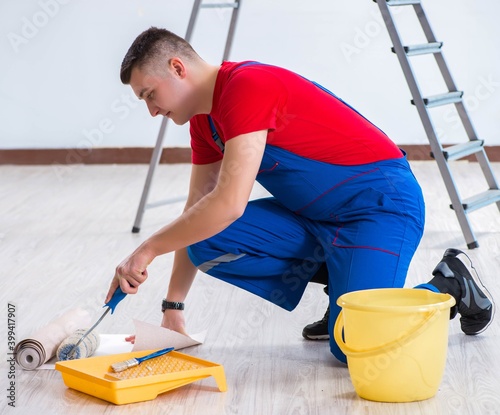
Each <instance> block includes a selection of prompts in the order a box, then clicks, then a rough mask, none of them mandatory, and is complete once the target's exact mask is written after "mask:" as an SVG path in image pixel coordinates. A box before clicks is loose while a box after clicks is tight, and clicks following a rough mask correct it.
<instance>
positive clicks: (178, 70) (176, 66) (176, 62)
mask: <svg viewBox="0 0 500 415" xmlns="http://www.w3.org/2000/svg"><path fill="white" fill-rule="evenodd" d="M169 69H170V71H171V72H172V73H173V74H174V75H175V76H176V77H179V78H181V79H183V78H185V77H186V66H185V65H184V62H182V60H181V59H180V58H172V59H170V61H169Z"/></svg>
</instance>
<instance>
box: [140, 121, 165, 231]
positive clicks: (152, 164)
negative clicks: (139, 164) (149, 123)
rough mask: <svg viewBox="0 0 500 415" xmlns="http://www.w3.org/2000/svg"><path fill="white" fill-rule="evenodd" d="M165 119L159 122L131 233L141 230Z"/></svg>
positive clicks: (156, 164)
mask: <svg viewBox="0 0 500 415" xmlns="http://www.w3.org/2000/svg"><path fill="white" fill-rule="evenodd" d="M167 120H168V118H167V117H163V119H162V120H161V125H160V130H159V131H158V137H157V139H156V145H155V148H154V149H153V154H152V155H151V160H150V161H149V168H148V174H147V176H146V182H145V183H144V188H143V189H142V195H141V200H140V201H139V207H138V208H137V213H136V215H135V220H134V225H133V227H132V233H138V232H139V231H140V230H141V223H142V217H143V216H144V211H145V210H146V203H147V201H148V197H149V191H150V189H151V183H152V181H153V177H154V174H155V170H156V167H157V166H158V164H159V163H160V158H161V151H162V149H163V140H164V138H165V131H166V129H167Z"/></svg>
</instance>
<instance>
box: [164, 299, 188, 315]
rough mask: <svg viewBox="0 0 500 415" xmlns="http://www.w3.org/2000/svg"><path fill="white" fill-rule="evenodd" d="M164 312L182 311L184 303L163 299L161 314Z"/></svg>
mask: <svg viewBox="0 0 500 415" xmlns="http://www.w3.org/2000/svg"><path fill="white" fill-rule="evenodd" d="M165 310H184V303H180V302H177V301H167V300H165V299H163V301H162V302H161V312H162V313H164V312H165Z"/></svg>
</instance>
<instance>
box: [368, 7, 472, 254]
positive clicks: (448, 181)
mask: <svg viewBox="0 0 500 415" xmlns="http://www.w3.org/2000/svg"><path fill="white" fill-rule="evenodd" d="M377 4H378V6H379V9H380V12H381V13H382V17H383V20H384V22H385V24H386V27H387V30H388V32H389V36H390V38H391V41H392V44H393V46H394V50H395V52H396V55H397V57H398V59H399V63H400V65H401V68H402V69H403V73H404V75H405V78H406V81H407V83H408V87H409V88H410V92H411V94H412V97H413V101H414V103H415V106H416V108H417V111H418V114H419V116H420V119H421V121H422V124H423V126H424V130H425V132H426V134H427V138H428V140H429V143H430V146H431V151H432V152H433V153H434V156H435V159H436V162H437V165H438V168H439V170H440V173H441V176H442V177H443V181H444V184H445V187H446V190H447V191H448V195H449V197H450V200H451V203H452V206H453V209H454V210H455V214H456V216H457V219H458V222H459V224H460V227H461V228H462V232H463V234H464V236H465V239H466V242H467V245H468V246H469V247H476V246H478V245H477V242H476V238H475V236H474V233H473V232H472V229H471V226H470V224H469V221H468V219H467V216H466V212H465V209H464V207H463V205H462V202H461V199H460V195H459V194H458V191H457V187H456V184H455V182H454V180H453V177H452V175H451V172H450V169H449V166H448V163H447V161H446V159H445V158H444V155H443V149H442V146H441V144H440V143H439V140H438V138H437V136H436V133H435V130H434V127H433V125H432V121H431V119H430V117H429V114H428V112H427V108H426V107H425V104H424V101H423V98H422V94H421V93H420V88H419V86H418V84H417V81H416V79H415V77H414V75H413V71H412V69H411V65H410V62H409V60H408V57H407V56H406V52H405V50H404V47H403V44H402V42H401V39H400V36H399V34H398V30H397V28H396V26H395V24H394V20H393V18H392V14H391V12H390V10H389V6H388V5H387V2H386V0H377Z"/></svg>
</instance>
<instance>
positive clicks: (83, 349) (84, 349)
mask: <svg viewBox="0 0 500 415" xmlns="http://www.w3.org/2000/svg"><path fill="white" fill-rule="evenodd" d="M86 331H87V329H78V330H76V331H75V332H74V333H73V334H72V335H71V336H69V337H67V338H66V339H65V340H63V342H62V343H61V344H60V345H59V347H58V349H57V353H56V357H57V360H73V359H82V358H85V357H90V356H92V355H93V354H94V353H95V351H96V350H97V348H98V347H99V342H100V338H99V334H97V333H95V332H94V331H92V332H91V333H90V334H89V335H88V336H87V337H86V338H85V339H83V341H82V342H81V343H80V344H79V345H78V347H77V348H76V349H75V351H74V352H73V353H72V355H71V357H68V354H69V352H71V349H72V348H73V347H74V346H75V344H77V343H78V341H79V340H80V339H81V338H82V336H83V335H84V334H85V333H86Z"/></svg>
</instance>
